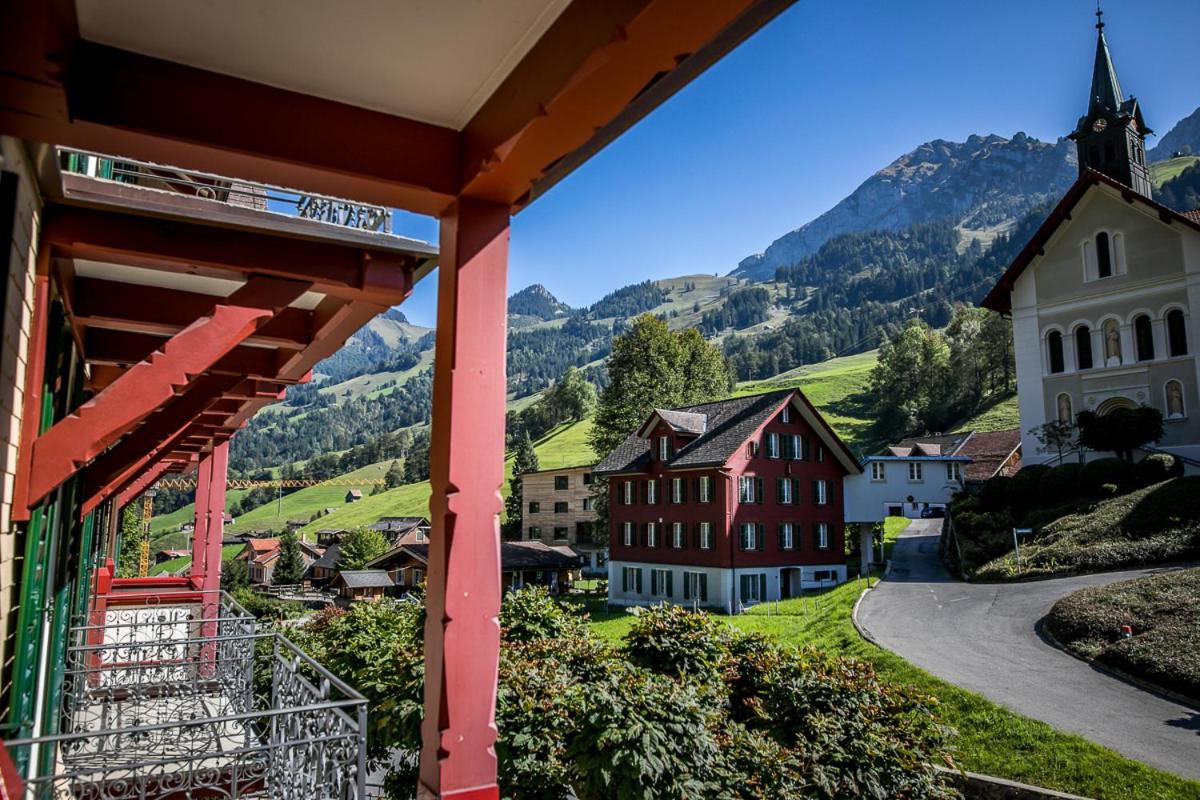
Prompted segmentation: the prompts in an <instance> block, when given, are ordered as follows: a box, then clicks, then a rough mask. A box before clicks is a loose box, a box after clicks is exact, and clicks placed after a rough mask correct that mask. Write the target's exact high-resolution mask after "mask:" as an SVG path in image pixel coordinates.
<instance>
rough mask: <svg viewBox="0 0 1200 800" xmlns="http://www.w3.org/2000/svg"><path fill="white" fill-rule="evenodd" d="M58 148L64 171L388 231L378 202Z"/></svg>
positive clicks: (386, 215)
mask: <svg viewBox="0 0 1200 800" xmlns="http://www.w3.org/2000/svg"><path fill="white" fill-rule="evenodd" d="M58 152H59V157H60V164H61V166H62V168H63V169H64V170H65V171H67V172H74V173H77V174H80V175H87V176H88V177H91V178H97V179H100V180H108V181H115V182H117V183H125V184H133V185H136V186H142V187H145V188H149V189H158V190H160V191H168V192H173V193H176V194H181V195H186V196H189V197H196V198H200V199H203V200H211V201H213V202H217V203H224V204H226V205H231V206H238V207H241V208H250V209H255V210H258V211H274V212H277V213H283V214H286V215H288V216H295V217H300V218H302V219H311V220H315V221H317V222H324V223H328V224H330V225H337V226H340V227H344V228H354V229H356V230H361V231H368V232H373V233H391V224H392V215H391V212H390V211H389V210H388V209H387V208H385V207H384V206H376V205H370V204H367V203H357V202H354V201H353V200H345V199H342V198H338V197H329V196H327V195H318V194H311V193H305V192H299V191H296V190H294V189H286V188H283V187H280V186H271V185H270V184H266V183H256V182H254V181H246V180H241V179H240V178H239V179H235V178H229V177H226V176H221V175H214V174H212V173H208V172H198V171H196V170H193V169H188V170H184V169H181V168H179V167H173V166H169V165H166V164H155V163H152V162H149V161H137V160H135V159H130V158H117V157H114V156H108V155H104V154H102V153H93V152H89V151H85V150H72V149H68V148H64V147H60V148H59V150H58Z"/></svg>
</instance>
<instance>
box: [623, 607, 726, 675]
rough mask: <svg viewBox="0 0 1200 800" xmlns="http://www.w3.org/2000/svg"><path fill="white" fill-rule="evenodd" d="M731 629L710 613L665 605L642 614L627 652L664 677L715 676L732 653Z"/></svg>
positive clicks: (629, 635)
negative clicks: (728, 654) (722, 662)
mask: <svg viewBox="0 0 1200 800" xmlns="http://www.w3.org/2000/svg"><path fill="white" fill-rule="evenodd" d="M730 635H731V633H730V630H729V626H728V625H725V624H723V623H721V622H718V621H717V620H716V619H714V618H713V617H711V616H709V615H708V614H698V613H693V612H690V611H688V610H686V609H684V608H682V607H680V606H676V605H670V604H667V603H663V604H661V605H657V606H654V607H652V608H649V609H644V610H642V611H641V613H639V614H638V616H637V620H636V621H635V622H634V623H633V627H631V628H630V629H629V633H627V634H626V635H625V649H626V651H627V652H628V653H629V657H630V658H631V659H632V660H633V661H634V663H636V664H640V665H642V666H643V667H646V668H647V669H649V670H653V671H654V672H660V673H662V674H664V675H672V676H679V675H694V676H705V675H711V674H713V673H714V672H715V671H716V670H717V668H718V667H719V666H720V665H721V660H722V658H723V656H724V655H725V654H726V653H727V652H728V649H729V640H730Z"/></svg>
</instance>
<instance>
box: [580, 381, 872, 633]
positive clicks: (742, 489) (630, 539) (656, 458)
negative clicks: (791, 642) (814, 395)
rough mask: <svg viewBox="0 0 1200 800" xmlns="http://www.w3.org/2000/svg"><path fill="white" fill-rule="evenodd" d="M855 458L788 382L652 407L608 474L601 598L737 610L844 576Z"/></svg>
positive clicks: (600, 467)
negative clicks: (845, 505)
mask: <svg viewBox="0 0 1200 800" xmlns="http://www.w3.org/2000/svg"><path fill="white" fill-rule="evenodd" d="M860 471H861V467H860V466H859V463H858V459H856V458H855V457H854V456H853V454H851V452H850V450H849V449H848V448H847V447H846V445H845V444H844V443H843V442H842V441H841V439H839V438H838V436H837V434H836V433H834V432H833V430H832V429H831V428H830V427H829V425H828V424H827V423H826V422H825V420H824V419H823V418H822V417H821V415H820V414H819V413H818V412H817V411H816V409H815V408H813V406H812V404H811V403H809V402H808V400H807V399H806V398H805V397H804V395H803V394H802V393H801V392H799V391H798V390H794V389H789V390H784V391H776V392H770V393H767V394H760V395H750V396H747V397H738V398H733V399H730V400H721V401H718V402H715V403H705V404H702V405H696V406H689V407H687V408H678V409H658V410H655V411H654V412H653V413H652V414H651V415H650V416H649V417H648V418H647V419H646V421H645V422H644V423H643V424H642V426H641V427H640V428H639V429H638V430H637V431H635V432H633V433H631V434H630V436H629V438H628V439H626V440H625V441H624V442H623V443H622V444H621V445H619V446H618V447H617V448H616V449H615V450H614V451H613V452H612V453H610V454H609V455H608V456H606V457H605V458H604V459H603V460H602V461H601V462H600V463H599V464H597V465H596V470H595V472H596V474H597V475H603V476H605V477H607V478H608V479H609V500H608V502H609V527H610V530H609V536H610V543H609V549H610V552H611V556H612V557H611V560H610V561H609V584H608V585H609V602H610V603H613V604H617V605H651V604H654V603H659V602H663V601H668V602H675V603H682V604H686V605H695V606H704V607H712V608H719V609H724V610H726V611H728V612H735V611H738V610H740V609H741V608H743V607H745V606H749V605H753V604H755V603H759V602H763V601H766V600H778V599H781V598H787V597H794V596H796V595H798V594H799V593H800V592H801V591H802V590H804V589H808V588H812V587H818V586H829V585H833V584H836V583H841V582H842V581H845V579H846V556H845V546H844V542H843V530H842V528H843V515H842V479H843V478H844V477H845V476H847V475H851V474H855V473H858V472H860Z"/></svg>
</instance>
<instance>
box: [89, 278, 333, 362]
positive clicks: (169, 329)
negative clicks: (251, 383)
mask: <svg viewBox="0 0 1200 800" xmlns="http://www.w3.org/2000/svg"><path fill="white" fill-rule="evenodd" d="M71 295H72V301H73V303H72V309H71V319H72V320H73V321H74V322H76V323H78V324H81V325H84V326H90V327H100V328H110V329H113V330H123V331H134V332H140V333H153V334H158V335H161V336H170V335H173V334H175V333H178V332H179V331H181V330H183V329H184V328H186V327H187V326H188V325H191V324H192V322H193V321H194V320H195V319H196V318H197V317H201V316H203V315H204V314H206V313H208V310H209V309H211V308H212V305H213V302H215V301H216V300H217V299H219V298H215V297H213V296H212V295H207V294H197V293H195V292H182V291H177V290H172V289H161V288H159V287H157V286H139V285H137V284H132V283H120V282H118V281H107V280H101V279H99V278H76V279H75V283H74V286H73V287H72V292H71ZM312 327H313V313H312V312H311V311H305V310H304V309H300V308H285V309H282V310H281V311H280V312H279V313H278V314H276V315H275V317H274V318H272V319H271V321H270V322H268V323H267V324H265V325H263V326H262V327H261V328H260V329H259V330H258V331H257V332H256V333H255V334H254V335H253V336H250V337H248V338H247V339H246V342H247V343H248V344H265V345H272V346H281V347H290V348H303V347H306V346H308V344H309V343H310V342H311V341H312Z"/></svg>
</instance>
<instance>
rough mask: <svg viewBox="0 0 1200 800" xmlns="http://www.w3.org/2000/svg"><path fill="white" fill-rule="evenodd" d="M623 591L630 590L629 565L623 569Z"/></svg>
mask: <svg viewBox="0 0 1200 800" xmlns="http://www.w3.org/2000/svg"><path fill="white" fill-rule="evenodd" d="M621 591H622V592H628V591H629V567H623V568H622V569H621Z"/></svg>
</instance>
